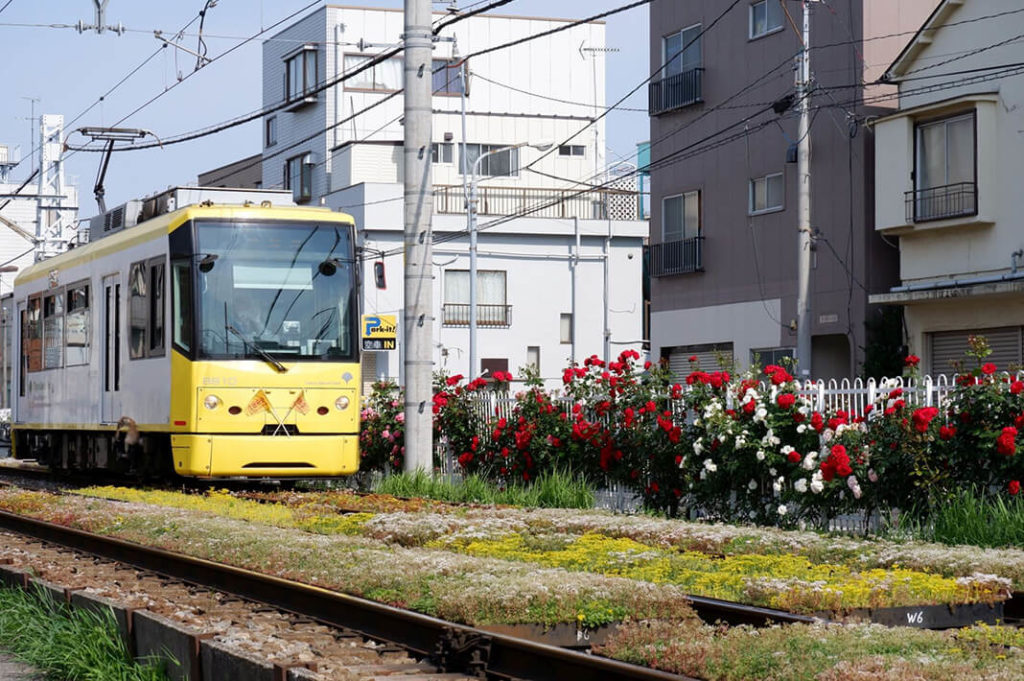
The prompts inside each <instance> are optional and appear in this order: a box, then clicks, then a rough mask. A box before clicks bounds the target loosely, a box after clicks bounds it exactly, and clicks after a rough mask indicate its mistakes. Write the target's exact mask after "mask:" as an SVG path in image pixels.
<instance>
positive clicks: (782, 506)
mask: <svg viewBox="0 0 1024 681" xmlns="http://www.w3.org/2000/svg"><path fill="white" fill-rule="evenodd" d="M777 510H778V512H779V515H786V513H787V512H788V511H789V509H787V508H786V505H785V504H779V508H778V509H777Z"/></svg>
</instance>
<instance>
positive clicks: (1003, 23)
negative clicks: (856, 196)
mask: <svg viewBox="0 0 1024 681" xmlns="http://www.w3.org/2000/svg"><path fill="white" fill-rule="evenodd" d="M1022 34H1024V7H1022V6H1021V3H1020V0H943V2H941V3H940V4H939V6H938V7H937V8H936V10H935V12H934V13H932V15H931V16H930V17H929V18H928V20H927V21H926V22H925V23H924V25H923V26H922V27H921V29H920V30H919V31H918V32H917V34H916V35H915V36H914V37H913V39H912V40H911V41H910V43H909V44H908V45H907V47H906V48H905V49H904V50H903V52H902V53H901V54H900V55H899V57H898V58H897V59H896V61H895V62H893V64H892V65H891V66H890V67H889V69H888V70H887V71H886V73H885V76H884V78H885V79H886V80H887V81H889V82H891V83H895V84H896V85H898V87H899V110H898V112H896V113H894V114H891V115H889V116H885V117H884V118H880V119H878V120H876V121H875V123H874V130H875V149H876V153H875V181H876V184H875V197H876V203H875V228H876V230H877V231H878V232H880V233H881V234H883V235H884V236H886V237H887V238H889V239H895V238H898V240H899V252H900V280H901V283H900V285H899V286H896V287H894V288H892V289H891V290H890V291H889V292H888V293H885V294H880V295H873V296H871V298H870V300H871V302H872V303H885V304H897V305H901V306H903V310H904V323H905V328H906V334H907V341H908V344H909V347H910V350H911V352H914V353H916V354H918V355H919V356H920V357H921V358H922V365H923V369H924V371H925V372H926V373H927V372H930V373H950V372H951V371H953V370H954V369H955V366H954V364H953V362H954V361H955V360H958V359H962V358H963V357H964V350H965V349H966V347H967V336H968V335H969V334H972V333H980V334H983V335H985V336H986V337H987V338H988V340H989V342H990V344H991V345H992V348H993V354H992V356H991V357H990V360H991V361H994V362H995V363H996V364H997V365H999V367H1000V368H1006V367H1007V366H1009V365H1011V364H1020V363H1022V360H1024V356H1022V331H1024V217H1022V216H1021V208H1022V206H1024V199H1022V191H1021V179H1020V178H1022V177H1024V77H1022V76H1024V67H1021V62H1022V60H1021V56H1022V55H1024V44H1022V41H1021V39H1020V36H1021V35H1022Z"/></svg>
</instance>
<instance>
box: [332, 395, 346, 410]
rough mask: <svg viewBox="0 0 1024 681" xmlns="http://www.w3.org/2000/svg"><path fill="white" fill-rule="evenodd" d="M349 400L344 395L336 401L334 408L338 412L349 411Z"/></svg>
mask: <svg viewBox="0 0 1024 681" xmlns="http://www.w3.org/2000/svg"><path fill="white" fill-rule="evenodd" d="M348 405H349V399H348V397H347V396H345V395H342V396H341V397H339V398H338V399H336V400H334V408H335V409H337V410H338V411H345V410H346V409H348Z"/></svg>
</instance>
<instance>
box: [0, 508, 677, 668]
mask: <svg viewBox="0 0 1024 681" xmlns="http://www.w3.org/2000/svg"><path fill="white" fill-rule="evenodd" d="M0 528H3V529H6V530H10V531H12V532H17V533H19V534H23V535H27V536H31V537H35V538H36V539H40V540H43V541H47V542H50V543H54V544H59V545H61V546H66V547H69V548H73V549H77V550H79V551H82V552H84V553H88V554H92V555H95V556H99V557H102V558H106V559H109V560H115V561H118V562H122V563H126V564H129V565H132V566H134V567H137V568H141V569H144V570H149V571H152V572H155V573H158V574H162V575H166V576H168V577H171V578H175V579H180V580H183V581H187V582H192V583H195V584H199V585H202V586H204V587H207V588H214V589H218V590H221V591H225V592H227V593H231V594H233V595H236V596H240V597H243V598H247V599H250V600H254V601H259V602H262V603H267V604H269V605H273V606H275V607H278V608H281V609H282V610H286V611H290V612H294V613H296V614H299V615H304V616H307V617H311V618H314V619H316V620H319V621H321V622H323V623H325V624H328V625H331V626H335V627H339V628H345V629H350V630H354V631H357V632H359V633H361V634H364V635H366V636H367V637H369V638H373V639H379V640H383V641H389V642H397V643H399V644H400V645H401V646H402V647H404V648H406V649H407V650H409V651H410V652H411V653H413V654H416V655H420V656H422V657H428V658H430V659H431V662H432V663H433V664H437V665H438V667H439V668H440V669H441V670H442V671H450V672H462V673H467V674H470V675H472V674H478V675H486V678H505V679H529V680H530V681H565V680H566V679H573V681H681V680H682V681H697V680H696V679H692V677H686V676H680V675H676V674H670V673H667V672H662V671H657V670H654V669H649V668H647V667H640V666H636V665H631V664H627V663H624V662H618V661H616V660H611V659H608V658H602V657H597V656H592V655H588V654H585V653H580V652H576V651H571V650H566V649H564V648H557V647H555V646H550V645H545V644H541V643H536V642H534V641H528V640H525V639H520V638H515V637H512V636H507V635H503V634H496V633H492V632H487V631H483V630H480V629H475V628H473V627H470V626H466V625H462V624H455V623H452V622H446V621H444V620H441V619H438V618H436V617H430V616H428V615H423V614H420V613H415V612H411V611H408V610H402V609H400V608H395V607H392V606H388V605H383V604H381V603H376V602H373V601H368V600H365V599H361V598H356V597H354V596H349V595H347V594H343V593H339V592H336V591H330V590H328V589H324V588H322V587H317V586H313V585H309V584H303V583H301V582H293V581H289V580H285V579H281V578H279V577H273V576H269V575H263V574H259V573H257V572H252V571H250V570H244V569H241V568H236V567H232V566H230V565H224V564H221V563H215V562H213V561H209V560H205V559H202V558H193V557H190V556H184V555H180V554H177V553H172V552H170V551H165V550H163V549H156V548H151V547H147V546H143V545H141V544H134V543H132V542H127V541H124V540H121V539H115V538H111V537H103V536H100V535H95V534H91V533H89V532H85V531H82V530H77V529H73V528H69V527H64V526H62V525H56V524H54V523H49V522H46V521H42V520H36V519H34V518H29V517H26V516H21V515H17V514H14V513H9V512H6V511H0Z"/></svg>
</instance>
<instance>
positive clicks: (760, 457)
mask: <svg viewBox="0 0 1024 681" xmlns="http://www.w3.org/2000/svg"><path fill="white" fill-rule="evenodd" d="M755 456H756V457H757V460H758V461H764V450H762V449H759V450H757V454H755Z"/></svg>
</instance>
